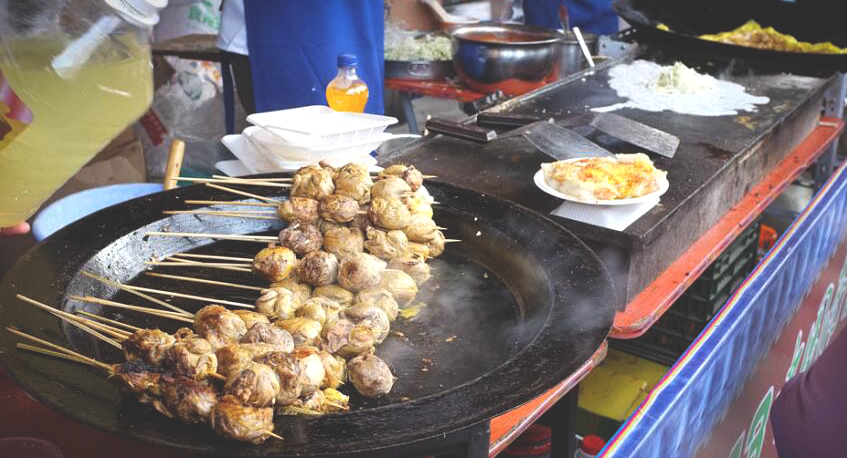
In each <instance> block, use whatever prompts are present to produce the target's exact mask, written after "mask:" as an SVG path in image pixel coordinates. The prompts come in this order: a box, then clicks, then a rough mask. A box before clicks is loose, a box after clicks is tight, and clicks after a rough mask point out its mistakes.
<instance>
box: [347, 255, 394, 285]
mask: <svg viewBox="0 0 847 458" xmlns="http://www.w3.org/2000/svg"><path fill="white" fill-rule="evenodd" d="M383 269H384V266H383V264H382V262H381V261H380V260H379V259H377V258H376V257H375V256H372V255H369V254H366V253H357V254H355V255H352V256H348V257H347V258H345V259H344V260H342V261H341V265H340V266H339V267H338V284H339V285H341V287H342V288H344V289H346V290H348V291H353V292H359V291H361V290H363V289H368V288H373V287H374V286H376V285H378V284H379V280H380V278H381V272H382V270H383Z"/></svg>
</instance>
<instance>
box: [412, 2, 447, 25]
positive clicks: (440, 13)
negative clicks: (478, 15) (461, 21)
mask: <svg viewBox="0 0 847 458" xmlns="http://www.w3.org/2000/svg"><path fill="white" fill-rule="evenodd" d="M420 2H421V3H423V4H425V5H426V6H428V7H430V9H432V12H433V13H434V14H435V16H437V17H438V20H439V21H441V23H442V24H450V23H452V22H453V15H452V14H450V13H448V12H447V10H445V9H444V7H443V6H441V4H440V3H438V2H437V1H435V0H420Z"/></svg>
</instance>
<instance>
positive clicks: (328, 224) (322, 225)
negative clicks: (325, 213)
mask: <svg viewBox="0 0 847 458" xmlns="http://www.w3.org/2000/svg"><path fill="white" fill-rule="evenodd" d="M344 227H347V226H346V225H345V224H342V223H336V222H335V221H328V220H325V219H323V218H321V219H319V220H318V230H320V231H321V234H323V236H324V238H326V234H327V233H329V231H332V230H335V229H340V228H344Z"/></svg>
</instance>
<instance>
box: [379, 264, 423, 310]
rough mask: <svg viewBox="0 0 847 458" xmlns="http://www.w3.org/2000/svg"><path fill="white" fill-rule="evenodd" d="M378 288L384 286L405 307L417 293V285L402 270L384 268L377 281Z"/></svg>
mask: <svg viewBox="0 0 847 458" xmlns="http://www.w3.org/2000/svg"><path fill="white" fill-rule="evenodd" d="M379 286H380V288H385V289H387V290H388V291H389V292H391V295H392V296H394V299H395V300H396V301H397V303H398V304H399V305H400V306H401V307H405V306H406V305H408V304H409V303H410V302H412V300H414V299H415V296H417V294H418V285H417V283H415V280H414V279H412V277H410V276H409V274H407V273H406V272H403V271H402V270H394V269H386V270H385V271H383V272H382V278H381V279H380V281H379Z"/></svg>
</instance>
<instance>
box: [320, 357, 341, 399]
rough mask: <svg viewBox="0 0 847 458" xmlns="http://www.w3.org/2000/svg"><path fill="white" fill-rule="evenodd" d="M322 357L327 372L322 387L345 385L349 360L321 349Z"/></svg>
mask: <svg viewBox="0 0 847 458" xmlns="http://www.w3.org/2000/svg"><path fill="white" fill-rule="evenodd" d="M320 357H321V361H322V362H323V365H324V372H325V375H324V380H323V383H321V389H326V388H338V387H340V386H341V385H343V384H344V382H345V381H346V380H347V361H344V358H342V357H341V356H338V355H333V354H332V353H329V352H326V351H321V352H320ZM345 405H346V404H345Z"/></svg>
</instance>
